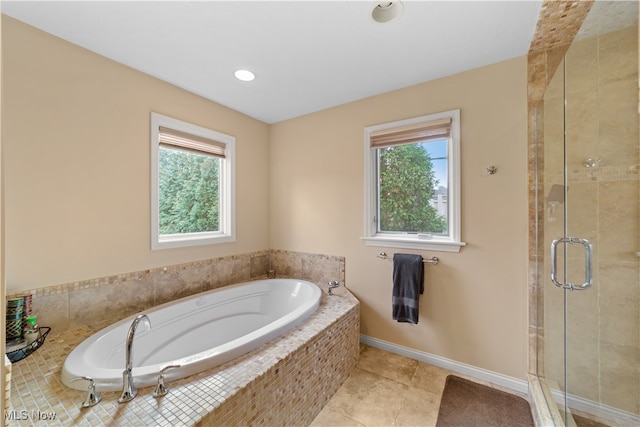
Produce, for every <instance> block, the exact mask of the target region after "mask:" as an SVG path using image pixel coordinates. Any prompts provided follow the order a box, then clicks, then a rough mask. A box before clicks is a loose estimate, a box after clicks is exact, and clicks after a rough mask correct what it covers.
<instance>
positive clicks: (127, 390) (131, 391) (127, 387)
mask: <svg viewBox="0 0 640 427" xmlns="http://www.w3.org/2000/svg"><path fill="white" fill-rule="evenodd" d="M141 320H142V321H144V323H145V326H146V328H147V330H148V329H151V321H150V320H149V317H147V315H146V314H138V315H137V316H136V318H135V319H134V320H133V322H132V323H131V326H130V327H129V333H128V334H127V343H126V347H125V352H126V354H125V357H126V364H125V369H124V371H123V372H122V395H120V397H119V398H118V403H124V402H129V401H131V400H133V398H134V397H136V395H137V394H138V390H137V389H136V387H135V386H134V385H133V375H132V373H131V371H132V369H133V366H132V362H131V359H132V358H133V356H132V353H133V337H134V335H135V333H136V330H137V329H138V324H139V323H140V321H141Z"/></svg>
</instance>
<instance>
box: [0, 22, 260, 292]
mask: <svg viewBox="0 0 640 427" xmlns="http://www.w3.org/2000/svg"><path fill="white" fill-rule="evenodd" d="M2 19H3V27H2V32H3V51H2V55H3V66H4V70H3V71H4V73H3V78H4V91H3V93H2V96H3V103H4V108H3V111H2V113H3V122H4V124H5V126H4V128H3V137H4V138H3V139H4V141H3V142H4V152H5V153H4V154H5V166H6V167H5V179H6V181H5V182H6V196H5V197H6V199H5V201H6V227H5V243H6V250H7V251H6V265H7V269H6V280H7V292H8V293H15V292H18V291H20V290H27V289H34V288H38V287H42V286H49V285H56V284H60V283H67V282H71V281H75V280H84V279H91V278H98V277H103V276H107V275H113V274H120V273H127V272H131V271H139V270H144V269H146V268H152V267H159V266H163V265H169V264H178V263H181V262H187V261H193V260H198V259H206V258H213V257H217V256H222V255H229V254H235V253H243V252H249V251H255V250H263V249H268V246H269V245H268V225H269V224H268V214H269V212H268V191H269V187H268V168H269V164H268V161H267V157H268V150H269V143H268V126H267V125H266V124H265V123H262V122H260V121H257V120H254V119H251V118H249V117H247V116H245V115H242V114H240V113H238V112H235V111H232V110H230V109H228V108H225V107H223V106H220V105H218V104H215V103H213V102H210V101H207V100H205V99H203V98H201V97H198V96H196V95H193V94H191V93H189V92H186V91H184V90H181V89H178V88H177V87H175V86H172V85H169V84H167V83H164V82H161V81H159V80H157V79H154V78H152V77H150V76H148V75H146V74H143V73H140V72H137V71H134V70H132V69H130V68H127V67H125V66H122V65H120V64H117V63H115V62H113V61H111V60H108V59H106V58H104V57H101V56H99V55H96V54H93V53H91V52H89V51H87V50H85V49H82V48H80V47H78V46H75V45H71V44H69V43H67V42H65V41H62V40H60V39H57V38H55V37H52V36H50V35H48V34H46V33H44V32H41V31H39V30H36V29H34V28H32V27H29V26H27V25H24V24H23V23H20V22H19V21H16V20H14V19H11V18H9V17H6V16H3V17H2ZM151 111H155V112H159V113H161V114H165V115H168V116H172V117H175V118H178V119H182V120H185V121H189V122H192V123H195V124H197V125H200V126H204V127H208V128H211V129H214V130H217V131H220V132H223V133H226V134H229V135H233V136H235V137H236V142H237V158H238V161H237V195H238V197H237V212H238V215H237V241H236V242H235V243H229V244H224V245H219V246H200V247H196V248H188V249H171V250H162V251H154V252H152V251H151V250H150V195H149V191H150V190H149V188H150V177H149V174H150V165H149V150H150V149H149V127H150V125H149V113H150V112H151Z"/></svg>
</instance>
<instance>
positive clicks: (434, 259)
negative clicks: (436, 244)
mask: <svg viewBox="0 0 640 427" xmlns="http://www.w3.org/2000/svg"><path fill="white" fill-rule="evenodd" d="M377 256H378V258H382V259H393V257H390V256H388V255H387V253H386V252H380V253H379V254H378V255H377ZM422 262H428V263H429V264H433V265H436V264H438V263H439V262H440V258H438V257H437V256H432V257H431V258H427V259H423V260H422Z"/></svg>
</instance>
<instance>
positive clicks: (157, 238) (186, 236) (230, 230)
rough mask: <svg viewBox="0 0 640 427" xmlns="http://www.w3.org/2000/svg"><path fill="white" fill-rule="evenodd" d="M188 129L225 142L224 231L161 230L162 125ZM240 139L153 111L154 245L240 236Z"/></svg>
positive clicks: (204, 242) (182, 244)
mask: <svg viewBox="0 0 640 427" xmlns="http://www.w3.org/2000/svg"><path fill="white" fill-rule="evenodd" d="M161 126H162V127H165V128H169V129H173V130H176V131H180V132H184V133H187V134H189V135H194V136H199V137H202V138H206V139H211V140H214V141H217V142H219V143H222V144H224V146H225V157H224V158H223V159H220V169H219V172H220V194H219V196H220V210H219V219H218V221H219V226H220V231H212V232H201V233H180V234H170V235H161V234H160V227H159V225H160V218H159V216H160V212H159V187H158V186H159V181H160V175H159V162H158V160H159V151H160V140H159V137H160V127H161ZM235 153H236V139H235V137H233V136H230V135H226V134H224V133H220V132H216V131H214V130H211V129H207V128H204V127H201V126H197V125H194V124H191V123H187V122H183V121H182V120H178V119H174V118H171V117H167V116H163V115H162V114H158V113H151V249H152V250H158V249H167V248H177V247H189V246H198V245H209V244H216V243H228V242H234V241H235V240H236V221H235V215H236V212H235V211H236V206H235V205H236V203H235V199H236V191H235V159H236V155H235Z"/></svg>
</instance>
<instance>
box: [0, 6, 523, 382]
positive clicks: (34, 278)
mask: <svg viewBox="0 0 640 427" xmlns="http://www.w3.org/2000/svg"><path fill="white" fill-rule="evenodd" d="M2 31H3V36H4V37H3V39H4V46H3V65H4V76H3V77H4V84H5V90H4V92H3V98H4V99H3V101H4V110H3V119H4V129H3V131H4V145H5V147H4V148H5V159H6V169H5V173H6V183H7V185H6V199H5V200H6V206H7V209H6V230H5V231H6V233H5V241H6V247H7V272H6V273H7V292H9V293H15V292H18V291H20V290H26V289H33V288H37V287H41V286H48V285H55V284H59V283H67V282H71V281H74V280H85V279H91V278H97V277H102V276H107V275H112V274H119V273H126V272H130V271H139V270H141V269H145V268H152V267H158V266H163V265H168V264H177V263H180V262H188V261H192V260H197V259H204V258H212V257H216V256H223V255H229V254H235V253H243V252H249V251H255V250H262V249H266V248H272V249H282V250H290V251H299V252H311V253H324V254H329V255H338V256H346V283H347V285H348V287H349V288H350V289H351V290H352V291H353V292H354V293H355V294H356V296H357V297H358V298H359V299H360V301H361V303H362V306H361V310H362V319H361V325H362V333H363V334H365V335H368V336H371V337H375V338H379V339H382V340H386V341H390V342H393V343H396V344H399V345H404V346H407V347H411V348H414V349H416V350H419V351H425V352H428V353H432V354H435V355H438V356H442V357H446V358H450V359H453V360H456V361H460V362H463V363H468V364H470V365H474V366H478V367H481V368H485V369H489V370H492V371H495V372H499V373H502V374H505V375H510V376H513V377H518V378H522V379H524V378H525V374H526V372H527V366H526V363H527V357H526V350H527V347H526V336H527V329H526V312H527V310H526V305H527V301H526V275H527V274H526V265H527V264H526V259H527V174H526V58H524V57H522V58H517V59H514V60H510V61H506V62H503V63H499V64H494V65H491V66H488V67H484V68H481V69H477V70H473V71H469V72H466V73H462V74H459V75H455V76H451V77H448V78H444V79H440V80H437V81H434V82H429V83H424V84H421V85H417V86H413V87H410V88H406V89H402V90H398V91H394V92H391V93H387V94H383V95H380V96H376V97H372V98H368V99H364V100H361V101H358V102H354V103H350V104H346V105H343V106H338V107H335V108H332V109H329V110H325V111H322V112H319V113H316V114H312V115H308V116H304V117H300V118H298V119H293V120H289V121H286V122H282V123H278V124H275V125H272V126H270V127H269V126H267V125H266V124H264V123H262V122H259V121H256V120H253V119H250V118H248V117H246V116H244V115H241V114H239V113H237V112H234V111H231V110H229V109H227V108H224V107H222V106H220V105H217V104H215V103H212V102H209V101H206V100H204V99H202V98H200V97H197V96H195V95H193V94H190V93H187V92H185V91H183V90H180V89H178V88H176V87H173V86H171V85H169V84H166V83H163V82H160V81H158V80H156V79H153V78H151V77H149V76H147V75H144V74H142V73H139V72H136V71H133V70H131V69H129V68H127V67H124V66H122V65H119V64H116V63H114V62H112V61H109V60H107V59H105V58H103V57H100V56H98V55H95V54H93V53H90V52H88V51H86V50H83V49H82V48H79V47H77V46H73V45H70V44H68V43H66V42H63V41H61V40H59V39H56V38H54V37H51V36H49V35H47V34H45V33H42V32H40V31H37V30H35V29H33V28H30V27H28V26H25V25H24V24H21V23H19V22H17V21H15V20H12V19H10V18H7V17H3V28H2ZM8 40H10V41H8ZM454 108H460V109H461V120H462V127H461V131H462V141H461V146H462V162H461V164H462V212H463V217H462V238H463V240H464V241H466V242H467V247H465V248H463V249H462V251H461V252H460V253H458V254H452V253H436V252H423V254H424V255H429V256H431V255H437V256H439V257H440V259H441V263H440V264H439V265H438V266H427V267H426V280H427V285H426V292H425V295H424V296H423V298H422V306H421V320H420V324H419V325H417V326H413V325H408V324H397V323H395V322H393V321H392V320H391V319H390V317H391V310H390V294H391V263H390V262H389V261H384V260H380V259H378V258H376V254H377V253H378V252H379V251H381V250H385V251H386V252H388V253H393V252H394V250H392V249H389V248H375V247H367V246H365V245H364V243H363V242H362V240H361V236H362V232H363V216H364V213H363V204H364V201H363V191H364V190H363V189H364V183H363V175H364V172H363V128H364V127H365V126H368V125H373V124H378V123H383V122H388V121H393V120H399V119H404V118H408V117H413V116H418V115H423V114H428V113H432V112H437V111H443V110H450V109H454ZM150 111H157V112H160V113H162V114H166V115H169V116H173V117H177V118H180V119H184V120H187V121H190V122H194V123H196V124H198V125H201V126H206V127H210V128H212V129H214V130H218V131H221V132H224V133H228V134H231V135H234V136H235V137H236V138H237V150H238V153H237V156H238V181H237V191H238V201H237V211H238V241H237V242H236V243H233V244H228V245H221V246H204V247H199V248H194V249H176V250H166V251H159V252H151V251H150V249H149V239H150V236H149V216H150V214H149V203H150V201H149V154H148V153H149V122H148V120H149V112H150ZM491 165H495V166H496V167H497V168H498V173H497V174H496V175H493V176H486V175H485V174H484V171H485V169H486V167H488V166H491Z"/></svg>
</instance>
